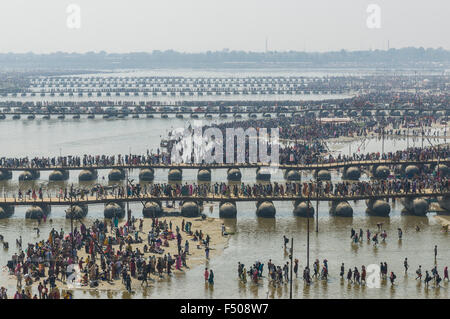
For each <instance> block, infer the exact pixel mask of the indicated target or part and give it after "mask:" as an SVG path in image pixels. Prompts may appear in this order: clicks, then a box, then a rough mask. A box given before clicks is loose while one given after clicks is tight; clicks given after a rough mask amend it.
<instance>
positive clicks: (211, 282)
mask: <svg viewBox="0 0 450 319" xmlns="http://www.w3.org/2000/svg"><path fill="white" fill-rule="evenodd" d="M208 283H209V284H210V285H214V273H213V270H212V269H211V270H210V271H209V278H208Z"/></svg>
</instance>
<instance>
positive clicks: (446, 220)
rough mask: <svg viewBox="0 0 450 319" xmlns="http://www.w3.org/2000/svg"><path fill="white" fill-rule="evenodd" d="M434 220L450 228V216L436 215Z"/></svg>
mask: <svg viewBox="0 0 450 319" xmlns="http://www.w3.org/2000/svg"><path fill="white" fill-rule="evenodd" d="M434 218H435V219H436V220H437V221H438V222H439V223H441V225H442V226H447V227H450V215H436V216H434Z"/></svg>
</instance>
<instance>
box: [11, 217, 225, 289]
mask: <svg viewBox="0 0 450 319" xmlns="http://www.w3.org/2000/svg"><path fill="white" fill-rule="evenodd" d="M183 219H184V220H185V222H187V221H190V222H192V227H191V229H192V231H193V232H195V231H196V230H199V231H200V230H201V231H202V233H203V234H204V236H206V235H207V234H208V235H209V236H210V238H211V239H210V253H209V258H210V259H213V258H214V257H215V256H218V255H220V254H221V253H222V252H223V250H224V249H225V248H226V246H227V244H228V239H229V237H230V235H227V236H222V233H221V225H222V220H221V219H217V218H206V219H205V220H202V219H201V218H185V217H162V218H160V220H161V221H164V220H166V221H167V223H169V222H170V221H172V229H173V231H174V232H175V229H176V226H178V227H179V228H180V229H181V224H182V220H183ZM143 220H144V223H143V231H142V232H140V233H139V237H141V238H142V239H143V242H142V243H140V244H132V245H131V247H132V249H133V251H134V250H135V249H136V248H139V250H140V251H141V252H143V251H144V245H145V244H146V243H147V234H148V232H149V230H150V229H151V223H152V220H151V219H143ZM124 224H125V221H122V222H121V223H119V226H122V225H124ZM87 226H88V227H89V226H90V225H89V224H88V225H87ZM136 226H137V227H138V226H139V221H137V222H136ZM181 235H182V243H183V247H184V242H185V241H186V240H189V255H188V258H187V260H186V264H187V267H188V268H184V267H183V268H182V269H181V270H175V266H173V268H172V276H175V277H176V276H182V275H183V274H184V273H185V272H186V271H189V270H190V269H192V268H194V267H196V266H198V265H201V264H206V262H207V260H206V257H205V249H204V246H197V243H198V242H196V241H192V240H190V239H191V238H192V236H188V235H187V234H186V233H185V232H181ZM113 248H114V249H118V245H114V246H113ZM163 248H164V253H163V254H154V253H144V258H145V259H146V260H148V257H149V256H153V255H155V256H156V257H158V256H159V257H164V254H167V253H170V254H171V255H172V256H173V255H175V254H177V244H176V240H170V241H169V247H163ZM78 257H80V258H83V259H86V257H87V254H86V253H85V250H84V248H83V249H81V250H80V251H78ZM97 264H98V265H100V260H97ZM46 271H48V269H46ZM79 278H81V276H79ZM148 278H149V280H148V284H149V286H152V285H154V284H155V283H158V282H164V281H168V276H167V273H164V277H162V278H160V277H159V276H157V275H149V277H148ZM41 281H43V280H41ZM15 283H16V277H15V276H13V275H8V286H10V287H11V286H12V285H15ZM22 283H23V285H24V281H23V282H22ZM38 284H39V282H33V284H32V285H31V286H27V288H26V289H31V290H32V295H34V293H37V286H38ZM56 285H57V287H58V288H60V289H63V290H72V289H80V290H112V291H125V286H124V284H122V281H121V279H118V280H113V281H112V282H106V281H99V286H97V287H94V288H90V287H89V286H79V285H76V286H75V287H73V286H72V285H67V284H66V282H62V281H60V280H59V279H58V280H57V281H56ZM131 287H132V290H133V291H135V290H138V289H141V281H139V280H137V279H136V278H132V284H131ZM24 288H25V287H24Z"/></svg>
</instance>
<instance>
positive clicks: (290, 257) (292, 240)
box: [289, 237, 294, 299]
mask: <svg viewBox="0 0 450 319" xmlns="http://www.w3.org/2000/svg"><path fill="white" fill-rule="evenodd" d="M293 255H294V237H292V238H291V253H290V255H289V259H290V260H291V275H290V277H291V278H290V279H291V281H290V283H289V285H290V286H289V299H292V259H293Z"/></svg>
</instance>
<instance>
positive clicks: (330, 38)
mask: <svg viewBox="0 0 450 319" xmlns="http://www.w3.org/2000/svg"><path fill="white" fill-rule="evenodd" d="M71 4H75V5H76V6H79V8H80V9H81V11H80V22H81V24H80V28H69V27H68V25H67V19H68V18H70V16H72V15H73V14H74V12H73V11H72V12H71V13H67V12H66V10H67V8H68V7H69V5H71ZM370 4H376V5H378V6H379V8H380V9H381V11H380V20H379V21H380V28H372V29H370V28H368V26H367V23H366V21H367V19H368V17H369V16H370V15H371V13H368V12H367V11H366V10H367V8H368V6H369V5H370ZM449 12H450V1H448V0H427V1H424V0H409V1H402V0H397V1H392V0H340V1H336V0H314V1H313V0H310V1H302V0H278V1H275V0H270V1H269V0H239V1H238V0H227V1H224V0H222V1H218V0H148V1H142V0H126V1H125V0H37V1H33V0H2V1H1V2H0V38H1V39H2V44H1V45H0V53H8V52H16V53H26V52H34V53H51V52H57V51H62V52H80V53H83V52H88V51H95V52H99V51H106V52H117V53H128V52H152V51H154V50H161V51H164V50H176V51H180V52H205V51H221V50H223V49H229V50H244V51H255V52H264V51H265V50H266V45H267V49H268V50H269V51H289V50H294V51H307V52H325V51H338V50H341V49H344V50H349V51H353V50H370V49H372V50H375V49H382V50H386V49H387V47H388V41H389V46H390V48H403V47H410V46H412V47H424V48H429V47H431V48H438V47H442V48H444V49H447V50H449V49H450V37H449V36H448V34H449V31H450V19H448V17H447V16H448V13H449ZM72 27H73V25H72ZM266 39H267V43H266Z"/></svg>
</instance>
